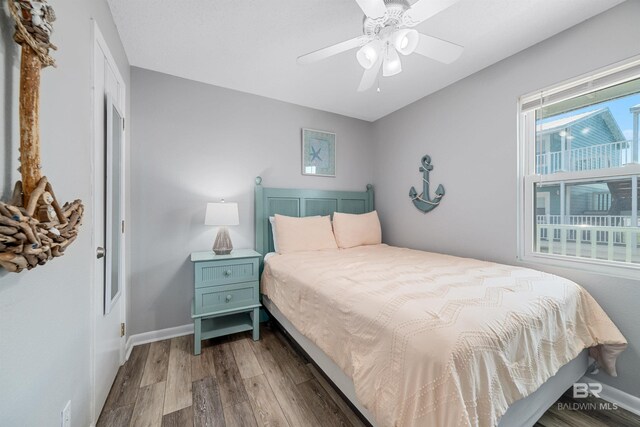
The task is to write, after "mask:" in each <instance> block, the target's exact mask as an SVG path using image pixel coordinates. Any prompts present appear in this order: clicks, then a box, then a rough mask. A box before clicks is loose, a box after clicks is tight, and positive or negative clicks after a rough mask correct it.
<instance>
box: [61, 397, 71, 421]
mask: <svg viewBox="0 0 640 427" xmlns="http://www.w3.org/2000/svg"><path fill="white" fill-rule="evenodd" d="M60 415H61V418H62V420H61V423H60V424H61V425H62V427H71V401H68V402H67V404H66V405H64V409H63V410H62V413H61V414H60Z"/></svg>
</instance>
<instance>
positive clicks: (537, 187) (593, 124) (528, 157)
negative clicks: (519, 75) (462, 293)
mask: <svg viewBox="0 0 640 427" xmlns="http://www.w3.org/2000/svg"><path fill="white" fill-rule="evenodd" d="M639 117H640V60H635V61H629V62H627V63H625V64H618V65H616V66H615V67H611V68H610V69H608V70H604V71H599V72H596V73H592V75H590V76H584V77H581V78H578V79H575V80H574V81H572V82H569V83H564V84H562V85H558V86H556V87H553V88H549V89H545V90H542V91H540V92H538V93H535V94H531V95H528V96H523V97H522V98H521V99H520V121H519V132H520V133H519V135H520V151H519V152H520V159H519V170H520V182H521V184H522V186H521V189H520V202H519V203H520V205H519V216H520V218H519V224H520V227H519V250H520V254H519V255H520V258H522V259H524V260H527V261H534V262H551V263H555V264H562V265H571V266H577V265H580V266H591V267H592V269H597V270H598V271H603V270H608V271H611V272H616V273H620V274H623V275H629V274H631V275H636V276H637V274H638V273H639V272H638V269H640V220H639V219H638V217H639V213H640V212H639V210H638V199H639V198H640V197H639V195H640V193H639V191H638V177H639V176H640V164H639V156H638V139H639V133H640V130H639V124H638V122H639Z"/></svg>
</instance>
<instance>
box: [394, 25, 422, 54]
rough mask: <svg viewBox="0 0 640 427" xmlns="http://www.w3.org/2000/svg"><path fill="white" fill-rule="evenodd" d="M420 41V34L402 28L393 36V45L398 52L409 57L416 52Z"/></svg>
mask: <svg viewBox="0 0 640 427" xmlns="http://www.w3.org/2000/svg"><path fill="white" fill-rule="evenodd" d="M419 41H420V34H418V32H417V31H416V30H414V29H408V28H404V29H402V30H398V31H396V32H395V34H394V35H393V45H394V46H395V47H396V49H397V50H398V52H400V53H401V54H403V55H409V54H411V53H413V51H414V50H416V47H418V42H419Z"/></svg>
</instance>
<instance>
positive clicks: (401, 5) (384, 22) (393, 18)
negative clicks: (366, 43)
mask: <svg viewBox="0 0 640 427" xmlns="http://www.w3.org/2000/svg"><path fill="white" fill-rule="evenodd" d="M384 3H385V6H386V7H387V12H386V13H385V14H384V15H383V16H381V17H379V18H369V17H368V16H366V15H365V17H364V19H363V23H362V27H363V29H362V32H363V33H364V35H365V36H367V37H371V38H375V37H380V36H383V35H385V34H384V32H383V30H384V29H385V28H387V27H391V28H392V29H395V28H396V27H399V26H401V25H403V21H402V16H403V15H404V12H405V11H406V10H407V9H409V7H410V5H409V2H408V1H406V0H384ZM387 31H388V30H387ZM381 32H383V34H380V33H381Z"/></svg>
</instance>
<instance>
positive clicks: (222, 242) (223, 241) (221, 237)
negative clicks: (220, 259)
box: [213, 227, 233, 255]
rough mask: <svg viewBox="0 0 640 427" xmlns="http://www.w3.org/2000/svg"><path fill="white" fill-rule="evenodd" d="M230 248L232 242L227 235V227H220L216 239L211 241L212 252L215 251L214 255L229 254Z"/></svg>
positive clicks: (231, 247) (231, 248)
mask: <svg viewBox="0 0 640 427" xmlns="http://www.w3.org/2000/svg"><path fill="white" fill-rule="evenodd" d="M232 250H233V244H232V243H231V237H230V236H229V229H228V228H227V227H220V229H219V230H218V235H217V236H216V241H215V242H214V243H213V252H215V254H216V255H229V254H230V253H231V251H232Z"/></svg>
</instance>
